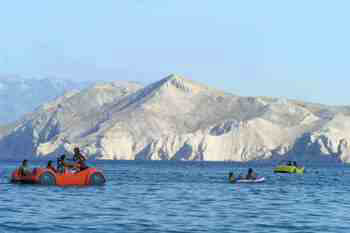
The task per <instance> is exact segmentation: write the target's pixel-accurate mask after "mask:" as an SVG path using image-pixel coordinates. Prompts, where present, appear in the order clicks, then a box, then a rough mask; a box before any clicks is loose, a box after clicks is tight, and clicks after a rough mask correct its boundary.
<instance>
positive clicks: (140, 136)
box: [0, 75, 350, 162]
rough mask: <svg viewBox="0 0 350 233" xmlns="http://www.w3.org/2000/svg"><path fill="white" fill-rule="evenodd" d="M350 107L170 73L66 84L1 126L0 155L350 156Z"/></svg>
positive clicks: (222, 158) (346, 158)
mask: <svg viewBox="0 0 350 233" xmlns="http://www.w3.org/2000/svg"><path fill="white" fill-rule="evenodd" d="M348 118H350V107H332V106H326V105H321V104H314V103H305V102H301V101H294V100H287V99H279V98H269V97H240V96H235V95H233V94H230V93H225V92H222V91H219V90H216V89H213V88H209V87H207V86H205V85H202V84H198V83H196V82H193V81H191V80H188V79H186V78H183V77H180V76H177V75H170V76H168V77H166V78H164V79H162V80H160V81H158V82H155V83H153V84H151V85H148V86H146V87H142V86H140V85H138V84H135V83H129V82H125V83H108V84H98V85H95V86H93V87H91V88H89V89H85V90H81V91H76V92H68V93H66V94H65V95H64V96H62V97H59V98H57V99H55V100H54V101H52V102H50V103H48V104H44V105H42V106H41V107H40V108H39V109H38V110H37V111H36V112H34V113H32V114H28V115H27V116H25V117H24V118H23V119H21V120H20V121H18V122H17V123H16V124H13V125H10V126H7V127H4V128H2V129H0V135H1V136H0V150H1V151H2V152H3V153H2V158H6V159H14V158H16V159H18V158H22V157H30V156H36V157H42V156H49V157H50V156H57V155H59V154H60V153H67V152H68V153H69V152H72V149H73V147H75V146H80V147H81V148H82V149H83V151H84V152H85V154H87V155H89V156H90V157H93V158H97V159H122V160H124V159H125V160H134V159H146V160H208V161H214V160H219V161H248V160H258V159H270V158H280V157H288V156H301V155H303V154H308V155H309V156H313V157H315V158H316V157H324V158H326V157H331V158H335V159H339V160H342V161H345V162H347V161H349V152H350V151H349V145H350V144H349V142H350V136H348V135H349V134H347V132H348V131H350V124H349V123H347V120H348Z"/></svg>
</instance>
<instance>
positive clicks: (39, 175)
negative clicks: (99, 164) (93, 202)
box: [11, 168, 106, 186]
mask: <svg viewBox="0 0 350 233" xmlns="http://www.w3.org/2000/svg"><path fill="white" fill-rule="evenodd" d="M11 181H12V182H19V183H29V184H41V185H58V186H67V185H103V184H104V183H105V182H106V179H105V177H104V175H103V173H102V172H101V171H99V170H97V169H96V168H86V169H84V170H82V171H78V172H72V171H69V170H67V169H66V171H65V172H64V173H59V172H57V173H56V172H54V171H52V170H50V169H47V168H34V169H33V172H32V174H30V175H26V176H24V175H22V174H21V173H20V171H19V169H16V170H15V171H14V172H13V173H12V179H11Z"/></svg>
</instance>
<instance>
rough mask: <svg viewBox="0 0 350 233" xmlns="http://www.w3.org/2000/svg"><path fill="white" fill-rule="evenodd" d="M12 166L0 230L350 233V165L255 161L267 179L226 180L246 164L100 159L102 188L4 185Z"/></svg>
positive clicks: (6, 168)
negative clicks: (276, 170) (281, 171)
mask: <svg viewBox="0 0 350 233" xmlns="http://www.w3.org/2000/svg"><path fill="white" fill-rule="evenodd" d="M16 165H17V164H15V163H8V162H6V163H4V162H2V163H1V166H0V168H1V172H0V174H1V185H0V232H37V231H40V232H41V233H44V232H50V233H53V232H67V233H72V232H85V233H88V232H215V233H219V232H220V233H223V232H250V233H251V232H259V233H263V232H269V233H272V232H317V233H321V232H337V233H341V232H344V233H345V232H346V233H349V232H350V168H349V167H348V166H341V165H339V166H333V165H332V166H327V165H324V166H314V167H311V168H310V167H309V168H307V173H306V174H304V175H275V174H273V173H272V168H273V166H272V165H259V166H257V165H255V166H253V167H254V168H255V170H256V171H257V172H258V174H259V175H263V176H265V177H266V179H267V182H265V183H263V184H234V185H232V184H228V183H227V179H226V176H227V173H228V172H229V171H231V170H234V171H236V172H246V170H247V165H245V164H231V163H209V162H175V161H174V162H151V161H150V162H135V161H119V162H118V161H116V162H98V163H95V165H96V166H97V167H99V168H101V169H103V170H104V172H105V174H106V176H107V184H106V185H105V186H102V187H84V188H82V187H67V188H61V187H41V186H35V185H19V184H10V183H8V177H9V175H10V172H11V170H12V169H14V168H15V166H16ZM90 165H91V164H90ZM251 166H252V165H251Z"/></svg>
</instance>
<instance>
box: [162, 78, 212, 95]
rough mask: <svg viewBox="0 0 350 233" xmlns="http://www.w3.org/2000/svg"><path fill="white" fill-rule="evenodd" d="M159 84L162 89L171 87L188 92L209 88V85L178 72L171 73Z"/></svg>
mask: <svg viewBox="0 0 350 233" xmlns="http://www.w3.org/2000/svg"><path fill="white" fill-rule="evenodd" d="M157 84H158V85H157V86H158V87H160V88H162V89H169V88H171V89H175V90H178V91H182V92H186V93H198V92H200V91H203V90H209V88H208V87H207V86H205V85H202V84H199V83H196V82H194V81H192V80H190V79H187V78H185V77H183V76H181V75H178V74H170V75H168V76H167V77H165V78H164V79H162V80H160V81H159V82H158V83H157Z"/></svg>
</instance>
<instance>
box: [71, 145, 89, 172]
mask: <svg viewBox="0 0 350 233" xmlns="http://www.w3.org/2000/svg"><path fill="white" fill-rule="evenodd" d="M73 160H74V161H77V163H76V164H75V166H76V167H77V168H78V169H79V171H82V170H84V169H87V168H88V166H87V165H86V164H85V161H86V158H85V156H84V155H82V154H81V152H80V149H79V147H75V148H74V156H73Z"/></svg>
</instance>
